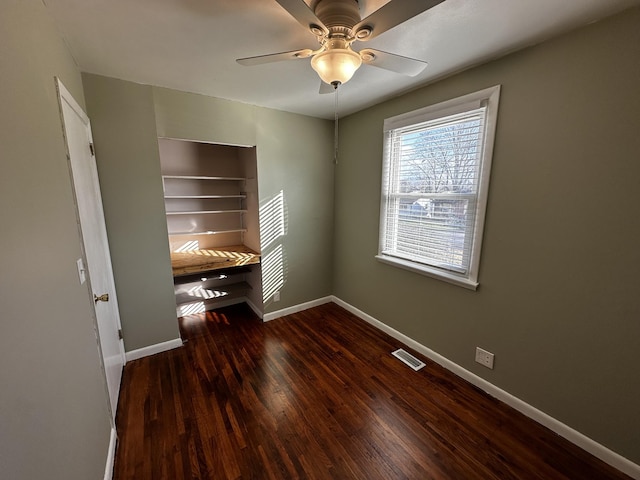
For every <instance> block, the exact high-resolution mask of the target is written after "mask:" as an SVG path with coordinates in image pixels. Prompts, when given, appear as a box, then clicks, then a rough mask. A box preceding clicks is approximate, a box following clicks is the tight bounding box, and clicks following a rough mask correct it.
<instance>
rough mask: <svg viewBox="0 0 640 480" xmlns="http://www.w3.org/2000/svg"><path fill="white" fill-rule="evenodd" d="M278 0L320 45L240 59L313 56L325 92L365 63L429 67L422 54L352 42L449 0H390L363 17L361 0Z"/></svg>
mask: <svg viewBox="0 0 640 480" xmlns="http://www.w3.org/2000/svg"><path fill="white" fill-rule="evenodd" d="M276 1H277V2H278V3H279V4H280V6H282V8H284V9H285V10H286V11H287V12H289V14H290V15H291V16H292V17H293V18H295V19H296V20H297V21H298V22H299V23H300V24H301V25H302V26H303V27H305V28H306V29H308V30H309V31H310V32H311V33H312V34H313V35H314V36H315V37H316V39H317V41H318V43H319V44H320V47H319V48H318V49H317V50H311V49H308V48H305V49H302V50H293V51H290V52H282V53H273V54H270V55H260V56H257V57H248V58H240V59H238V60H236V61H237V62H238V63H239V64H240V65H246V66H251V65H260V64H263V63H271V62H279V61H282V60H296V59H302V58H309V57H311V67H312V68H313V69H314V70H315V71H316V72H317V73H318V75H319V76H320V78H321V79H322V82H323V83H322V85H321V87H320V93H328V92H331V91H332V90H333V89H334V88H337V87H338V85H341V84H343V83H346V82H348V81H349V80H350V79H351V77H352V76H353V74H354V73H355V72H356V70H358V68H360V66H361V65H362V64H363V63H364V64H365V65H372V66H374V67H379V68H384V69H386V70H391V71H393V72H397V73H401V74H404V75H409V76H415V75H417V74H419V73H420V72H421V71H422V70H424V68H425V67H426V66H427V63H426V62H423V61H422V60H417V59H414V58H408V57H403V56H400V55H395V54H393V53H388V52H383V51H380V50H373V49H371V48H364V49H361V50H359V51H355V50H353V49H352V44H353V43H354V42H366V41H367V40H371V39H372V38H374V37H376V36H378V35H380V34H381V33H384V32H386V31H387V30H389V29H391V28H393V27H395V26H397V25H399V24H401V23H403V22H405V21H407V20H409V19H410V18H413V17H414V16H416V15H418V14H420V13H422V12H425V11H427V10H429V9H430V8H432V7H434V6H436V5H438V4H439V3H442V2H443V1H444V0H390V1H389V2H388V3H386V4H385V5H383V6H382V7H380V8H379V9H378V10H376V11H375V12H373V13H372V14H371V15H369V16H368V17H366V18H364V19H361V18H360V10H359V5H358V0H313V2H312V4H311V7H309V6H308V5H307V4H306V3H305V1H304V0H276ZM332 87H333V88H332Z"/></svg>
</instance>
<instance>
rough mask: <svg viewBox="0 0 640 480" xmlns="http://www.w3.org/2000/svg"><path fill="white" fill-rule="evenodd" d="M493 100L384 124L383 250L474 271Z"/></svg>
mask: <svg viewBox="0 0 640 480" xmlns="http://www.w3.org/2000/svg"><path fill="white" fill-rule="evenodd" d="M487 104H488V103H487V102H486V101H479V100H478V99H475V100H474V101H473V102H464V103H459V104H458V105H454V106H453V107H452V106H451V105H447V108H444V109H441V110H440V111H439V112H438V111H437V110H436V111H435V112H434V111H433V110H430V111H429V112H428V114H425V115H422V116H420V115H418V116H416V115H405V116H402V117H396V118H395V119H392V120H391V121H390V122H388V123H385V127H386V128H385V155H384V156H385V161H384V165H383V172H382V183H383V186H382V205H381V231H380V251H379V255H381V256H383V257H387V258H388V257H392V258H397V259H400V260H403V261H407V262H411V263H415V264H419V265H425V266H428V267H429V268H434V269H438V270H441V271H444V272H450V273H452V274H454V275H461V276H463V277H465V278H469V277H470V276H471V272H470V271H471V269H472V267H473V259H474V248H476V246H477V245H476V244H477V242H476V240H477V238H478V224H479V223H480V222H478V220H479V218H478V206H479V202H480V193H481V190H482V188H483V178H485V177H486V176H483V173H484V172H483V163H484V162H483V161H484V157H485V153H486V152H487V148H486V145H485V143H486V138H487V128H486V126H487V111H488V107H487ZM443 112H444V113H445V115H442V113H443ZM452 112H455V113H452ZM438 113H440V115H438ZM425 118H426V120H425ZM417 119H418V120H422V121H417V123H416V120H417ZM486 178H487V179H488V177H486ZM484 183H486V182H484ZM482 210H483V211H484V204H483V205H482ZM483 211H482V213H483ZM482 217H483V215H482ZM480 220H482V221H483V220H484V218H481V219H480ZM481 228H482V227H481V223H480V230H481Z"/></svg>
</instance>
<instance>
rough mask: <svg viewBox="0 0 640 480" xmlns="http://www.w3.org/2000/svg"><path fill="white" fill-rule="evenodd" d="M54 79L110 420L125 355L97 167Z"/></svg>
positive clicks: (77, 111)
mask: <svg viewBox="0 0 640 480" xmlns="http://www.w3.org/2000/svg"><path fill="white" fill-rule="evenodd" d="M56 83H57V86H58V95H59V99H60V108H61V110H62V121H63V125H64V131H65V136H66V143H67V151H68V155H69V162H70V164H71V176H72V183H73V188H74V191H75V198H76V208H77V209H78V219H79V221H80V230H81V231H82V241H83V245H84V260H85V262H86V273H87V274H88V275H87V280H88V282H89V289H90V290H89V295H91V297H92V298H91V302H92V303H94V305H95V321H96V325H97V337H98V343H99V347H100V351H101V355H102V361H103V367H104V372H105V376H106V382H107V389H108V391H109V404H110V407H111V415H112V419H113V420H114V421H115V415H116V409H117V406H118V394H119V391H120V380H121V378H122V368H123V366H124V363H125V356H124V344H123V342H122V340H121V339H120V336H119V331H120V313H119V311H118V301H117V298H116V290H115V284H114V281H113V271H112V269H111V254H110V253H109V244H108V241H107V229H106V226H105V223H104V212H103V210H102V196H101V194H100V184H99V183H98V169H97V167H96V159H95V157H94V155H93V142H92V137H91V125H90V123H89V118H88V117H87V115H86V114H85V113H84V111H83V110H82V108H81V107H80V106H79V105H78V104H77V103H76V101H75V100H74V99H73V97H72V96H71V94H70V93H69V92H68V91H67V89H66V88H65V87H64V85H62V83H61V82H60V80H59V79H57V78H56Z"/></svg>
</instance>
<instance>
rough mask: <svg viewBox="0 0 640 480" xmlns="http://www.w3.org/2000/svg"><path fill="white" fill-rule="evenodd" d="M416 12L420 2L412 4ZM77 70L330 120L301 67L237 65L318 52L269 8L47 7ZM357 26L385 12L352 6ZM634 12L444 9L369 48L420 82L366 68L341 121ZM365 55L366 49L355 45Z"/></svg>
mask: <svg viewBox="0 0 640 480" xmlns="http://www.w3.org/2000/svg"><path fill="white" fill-rule="evenodd" d="M416 1H419V0H416ZM43 2H44V3H45V5H46V6H47V8H48V10H49V12H50V13H51V15H52V17H53V18H54V21H55V22H56V24H57V26H58V28H59V30H60V33H61V35H62V36H63V37H64V39H65V41H66V42H67V44H68V46H69V48H70V50H71V53H72V55H73V57H74V58H75V60H76V62H77V63H78V65H79V67H80V69H81V70H82V71H85V72H90V73H96V74H100V75H106V76H110V77H115V78H120V79H124V80H129V81H133V82H138V83H142V84H149V85H158V86H163V87H169V88H175V89H178V90H183V91H187V92H195V93H202V94H205V95H210V96H214V97H220V98H226V99H230V100H237V101H240V102H244V103H249V104H253V105H260V106H264V107H270V108H275V109H278V110H285V111H290V112H296V113H302V114H306V115H312V116H316V117H322V118H333V115H334V96H333V95H331V94H329V95H320V94H319V93H318V88H319V85H320V80H319V78H318V77H317V75H316V73H315V72H314V71H313V70H312V69H311V66H310V64H309V59H300V60H294V61H285V62H278V63H272V64H266V65H259V66H253V67H244V66H241V65H238V64H237V63H236V62H235V59H236V58H242V57H250V56H255V55H263V54H268V53H276V52H283V51H289V50H296V49H302V48H317V43H316V41H315V38H314V37H313V36H312V35H311V34H310V33H309V32H308V31H306V30H305V29H304V28H303V27H302V26H301V25H300V24H299V23H298V22H297V21H296V20H294V19H293V18H292V17H291V16H290V15H289V14H288V13H287V12H286V11H285V10H284V9H283V8H282V7H281V6H280V5H279V4H278V3H276V1H275V0H43ZM359 3H360V9H361V13H362V17H365V16H366V15H368V14H370V13H372V12H373V11H375V10H376V9H377V8H379V7H380V6H381V5H383V4H385V3H387V0H360V1H359ZM639 4H640V0H482V1H478V0H476V1H472V0H445V1H444V3H441V4H440V5H437V6H436V7H433V8H432V9H431V10H428V11H427V12H425V13H423V14H421V15H418V16H417V17H414V18H413V19H411V20H409V21H407V22H405V23H403V24H401V25H399V26H398V27H396V28H394V29H392V30H389V31H387V32H385V33H383V34H381V35H380V36H378V37H376V38H374V39H373V40H371V41H370V42H367V44H366V46H367V47H369V48H376V49H380V50H384V51H387V52H391V53H396V54H400V55H403V56H408V57H413V58H418V59H422V60H426V61H427V62H429V65H428V66H427V68H426V69H425V70H424V71H423V72H422V73H421V74H419V75H418V76H416V77H406V76H403V75H400V74H396V73H392V72H389V71H386V70H382V69H379V68H375V67H372V66H363V67H361V68H360V70H358V71H357V72H356V74H355V75H354V77H353V79H352V80H351V81H349V82H348V83H346V84H344V85H342V86H341V87H340V94H339V102H340V114H341V115H343V116H344V115H346V114H349V113H353V112H355V111H358V110H361V109H363V108H365V107H368V106H370V105H373V104H376V103H378V102H380V101H382V100H385V99H388V98H391V97H394V96H396V95H398V94H400V93H402V92H406V91H408V90H412V89H414V88H416V87H418V86H421V85H425V84H427V83H429V82H432V81H433V80H435V79H439V78H442V77H444V76H446V75H448V74H451V73H453V72H456V71H460V70H462V69H464V68H467V67H469V66H471V65H475V64H478V63H481V62H484V61H486V60H489V59H492V58H496V57H499V56H501V55H504V54H505V53H507V52H511V51H514V50H517V49H519V48H522V47H525V46H527V45H531V44H534V43H538V42H540V41H543V40H545V39H547V38H550V37H552V36H554V35H557V34H559V33H561V32H563V31H567V30H570V29H572V28H574V27H577V26H581V25H585V24H588V23H591V22H593V21H596V20H599V19H601V18H603V17H605V16H608V15H611V14H613V13H616V12H618V11H621V10H623V9H625V8H628V7H631V6H633V5H639ZM359 45H363V44H359Z"/></svg>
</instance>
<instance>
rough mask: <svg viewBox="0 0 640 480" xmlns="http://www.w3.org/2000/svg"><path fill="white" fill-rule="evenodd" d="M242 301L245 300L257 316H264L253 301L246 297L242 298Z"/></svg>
mask: <svg viewBox="0 0 640 480" xmlns="http://www.w3.org/2000/svg"><path fill="white" fill-rule="evenodd" d="M244 301H245V302H247V305H249V308H250V309H251V310H253V313H255V314H256V315H257V316H258V317H259V318H262V317H263V316H264V315H263V313H262V311H261V310H260V309H259V308H258V307H257V306H256V304H255V303H253V302H252V301H251V300H249V299H248V298H246V297H245V298H244Z"/></svg>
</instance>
